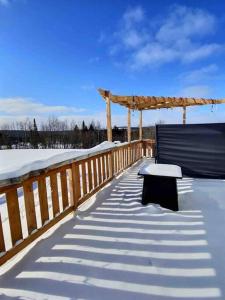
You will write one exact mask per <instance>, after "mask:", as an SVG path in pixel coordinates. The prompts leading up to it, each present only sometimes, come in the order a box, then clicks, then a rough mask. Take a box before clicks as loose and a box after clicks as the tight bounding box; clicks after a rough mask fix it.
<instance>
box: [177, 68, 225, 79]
mask: <svg viewBox="0 0 225 300" xmlns="http://www.w3.org/2000/svg"><path fill="white" fill-rule="evenodd" d="M218 69H219V68H218V66H217V65H216V64H210V65H208V66H205V67H202V68H200V69H196V70H192V71H189V72H186V73H183V74H181V75H180V79H181V80H182V81H184V82H196V81H201V80H207V79H211V78H212V77H213V76H214V75H215V74H216V73H217V71H218Z"/></svg>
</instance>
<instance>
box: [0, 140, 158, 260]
mask: <svg viewBox="0 0 225 300" xmlns="http://www.w3.org/2000/svg"><path fill="white" fill-rule="evenodd" d="M152 149H153V143H152V142H150V141H148V140H144V141H133V142H131V143H123V144H112V143H111V145H109V144H107V145H106V144H105V145H104V147H102V145H99V146H96V147H94V148H92V149H91V150H90V151H86V152H84V153H81V154H79V155H77V156H76V157H75V158H72V157H69V159H68V160H65V159H64V161H63V162H60V161H59V159H58V158H57V160H56V161H54V163H53V165H50V166H46V167H45V168H42V169H37V168H36V169H35V170H32V169H31V170H29V172H28V173H26V174H21V175H20V176H18V177H14V178H9V179H8V181H7V180H6V179H5V180H4V181H0V184H1V185H0V198H1V199H5V201H2V202H1V203H0V265H2V264H3V263H4V262H6V261H7V260H8V259H10V258H11V257H13V256H14V255H15V254H17V253H18V252H19V251H21V250H22V249H23V248H25V247H26V246H27V245H28V244H30V243H31V242H32V241H34V240H35V239H37V238H38V237H39V236H40V235H41V234H43V233H44V232H45V231H47V230H48V229H49V228H50V227H52V226H53V225H55V224H56V223H57V222H58V221H60V220H61V219H63V218H64V217H65V216H66V215H68V214H69V213H70V212H72V211H74V210H76V208H77V207H78V206H79V205H80V204H81V203H83V202H84V201H85V200H87V199H88V198H89V197H91V196H92V195H93V194H94V193H96V192H97V191H98V190H100V189H101V188H102V187H103V186H105V185H106V184H107V183H108V182H110V181H111V180H112V179H113V178H114V177H115V176H116V175H118V174H119V173H120V172H122V171H123V170H124V169H126V168H127V167H129V166H131V165H132V164H133V163H134V162H136V161H137V160H139V159H140V158H141V157H142V156H143V155H144V156H146V155H151V154H152ZM42 167H43V165H42ZM3 183H4V184H3Z"/></svg>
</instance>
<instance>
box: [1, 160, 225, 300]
mask: <svg viewBox="0 0 225 300" xmlns="http://www.w3.org/2000/svg"><path fill="white" fill-rule="evenodd" d="M142 163H145V162H144V161H141V162H139V163H138V164H136V165H134V166H133V167H132V168H130V169H129V170H127V171H126V172H124V173H123V175H122V176H120V177H119V178H117V179H115V180H114V181H113V182H112V183H111V184H110V185H109V186H108V187H106V188H105V189H104V190H103V191H101V192H99V193H98V194H97V195H96V199H91V200H89V202H88V205H89V206H88V205H87V204H86V205H85V206H83V208H82V209H80V210H79V212H78V213H77V215H76V216H75V217H73V218H70V220H68V221H67V222H66V223H64V224H62V225H61V226H60V227H59V228H58V229H57V230H56V231H55V232H54V233H53V234H52V235H51V236H49V237H46V238H45V239H42V240H41V241H39V242H38V243H37V244H36V245H35V246H34V247H33V248H32V249H31V251H29V252H28V254H26V255H25V257H24V258H23V259H21V260H20V262H18V263H17V264H16V265H15V266H14V267H12V268H11V269H10V270H9V271H8V272H6V273H5V274H4V275H2V276H1V277H0V299H104V300H107V299H113V300H115V299H206V298H207V299H208V298H209V299H224V298H225V296H224V295H225V276H224V274H225V255H224V246H225V233H224V226H225V201H224V195H225V182H224V181H222V180H199V179H190V178H185V179H183V180H182V181H181V180H179V181H178V189H179V206H180V211H179V212H178V213H175V212H172V211H169V210H166V209H162V208H161V207H159V206H157V205H148V206H147V207H143V206H142V205H141V204H140V200H141V191H142V179H141V178H138V176H137V172H138V170H139V168H140V164H142Z"/></svg>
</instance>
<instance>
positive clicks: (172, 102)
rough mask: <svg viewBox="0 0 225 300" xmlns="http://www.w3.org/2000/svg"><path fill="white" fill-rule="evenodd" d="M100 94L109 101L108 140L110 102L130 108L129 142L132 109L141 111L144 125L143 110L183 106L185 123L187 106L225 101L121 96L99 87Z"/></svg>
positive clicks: (223, 101) (110, 138)
mask: <svg viewBox="0 0 225 300" xmlns="http://www.w3.org/2000/svg"><path fill="white" fill-rule="evenodd" d="M98 91H99V93H100V95H101V96H102V97H103V98H104V99H105V101H106V103H107V130H108V140H110V141H111V140H112V133H110V132H111V113H110V102H111V101H112V102H113V103H117V104H119V105H121V106H124V107H126V108H128V142H130V141H131V130H130V123H131V122H130V110H139V111H140V125H139V126H141V127H142V111H143V110H152V109H162V108H175V107H182V108H183V124H185V123H186V107H187V106H196V105H207V104H212V105H214V104H221V103H225V99H205V98H190V97H159V96H120V95H113V94H111V92H110V91H107V90H103V89H98ZM139 138H140V139H142V129H141V128H140V130H139Z"/></svg>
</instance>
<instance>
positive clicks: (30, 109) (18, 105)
mask: <svg viewBox="0 0 225 300" xmlns="http://www.w3.org/2000/svg"><path fill="white" fill-rule="evenodd" d="M82 111H84V109H81V108H75V107H69V106H63V105H47V104H43V103H40V102H36V101H34V100H32V99H28V98H21V97H17V98H0V113H1V114H13V115H20V114H22V115H27V116H30V115H36V114H55V113H71V112H72V113H74V112H82Z"/></svg>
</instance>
